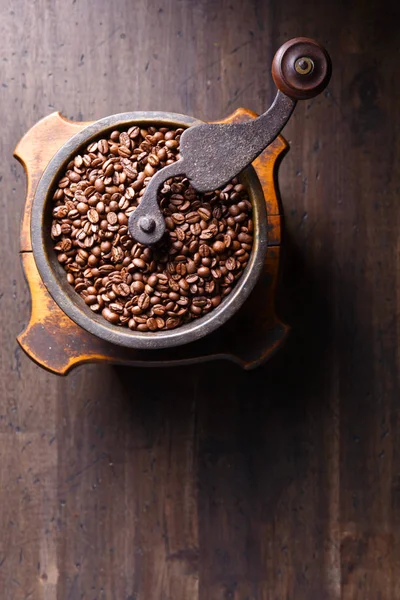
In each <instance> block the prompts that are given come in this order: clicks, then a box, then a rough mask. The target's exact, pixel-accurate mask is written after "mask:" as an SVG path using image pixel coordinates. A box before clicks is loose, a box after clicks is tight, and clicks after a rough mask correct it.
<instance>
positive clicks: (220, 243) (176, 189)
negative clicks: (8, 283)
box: [51, 126, 253, 332]
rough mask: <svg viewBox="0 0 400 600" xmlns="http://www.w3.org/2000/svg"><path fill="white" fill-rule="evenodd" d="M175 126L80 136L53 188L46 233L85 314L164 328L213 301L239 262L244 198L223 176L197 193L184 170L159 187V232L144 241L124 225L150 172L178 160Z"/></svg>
mask: <svg viewBox="0 0 400 600" xmlns="http://www.w3.org/2000/svg"><path fill="white" fill-rule="evenodd" d="M182 132H183V129H169V128H166V127H161V128H156V127H147V128H146V129H143V128H140V127H137V126H135V127H131V128H130V129H128V130H127V131H113V132H112V133H111V134H110V135H109V136H107V137H104V138H102V139H99V140H98V141H97V142H93V143H91V144H89V145H88V146H87V147H86V148H85V150H84V151H83V152H82V153H81V154H77V155H76V156H75V157H74V158H73V160H71V161H70V162H69V164H68V165H67V169H66V172H65V174H64V176H63V177H62V178H61V179H60V180H59V181H58V185H57V188H56V190H55V192H54V196H53V200H54V208H53V222H52V226H51V237H52V239H53V240H54V249H55V251H56V253H57V257H58V261H59V263H60V264H61V265H62V266H63V268H64V269H65V271H66V273H67V279H68V282H69V283H70V284H71V285H72V286H73V287H74V288H75V291H76V292H77V293H78V294H79V295H80V296H81V297H82V298H83V300H84V301H85V302H86V304H87V305H88V306H89V307H90V308H91V310H92V311H94V312H95V313H100V314H101V315H102V316H103V317H104V318H105V319H106V320H107V321H109V322H110V323H112V324H114V325H122V326H126V327H129V328H130V329H132V330H137V331H149V332H152V331H158V330H165V329H173V328H175V327H178V326H179V325H182V324H183V323H187V322H189V321H191V320H193V319H197V318H199V317H201V316H202V315H205V314H206V313H208V312H209V311H211V310H212V309H213V308H215V307H217V306H218V305H219V304H220V303H221V301H222V299H223V298H224V297H225V296H227V295H228V294H229V293H230V292H231V291H232V288H233V287H234V285H235V283H236V282H237V281H238V279H239V278H240V276H241V275H242V273H243V270H244V268H245V267H246V265H247V263H248V260H249V256H250V253H251V249H252V244H253V221H252V205H251V202H250V201H249V198H248V195H247V193H246V189H245V188H244V186H243V185H242V184H241V183H239V182H238V180H237V179H234V180H232V181H231V182H230V183H229V184H228V185H227V186H226V187H225V188H224V189H222V190H216V191H214V192H210V193H207V194H199V193H197V192H196V191H195V190H194V189H193V187H192V186H191V185H190V183H189V181H188V180H187V179H186V178H182V177H179V178H178V177H177V178H173V179H169V180H168V181H167V182H166V183H165V184H164V186H163V188H162V189H161V192H160V207H161V209H162V212H163V214H164V217H165V222H166V227H167V232H166V235H165V237H164V238H163V240H162V241H160V242H159V243H158V244H157V245H156V246H154V247H147V246H143V245H142V244H138V243H136V242H135V240H133V239H132V238H131V236H130V235H129V232H128V218H129V215H130V214H131V213H132V212H133V211H134V210H135V209H136V207H137V206H138V204H139V203H140V200H141V197H142V196H143V193H144V191H145V188H146V185H147V184H148V182H149V181H150V179H151V177H152V176H153V175H154V173H155V172H156V171H157V170H159V169H161V168H162V167H164V166H165V165H168V164H171V163H173V162H174V161H176V160H178V159H179V140H180V136H181V134H182Z"/></svg>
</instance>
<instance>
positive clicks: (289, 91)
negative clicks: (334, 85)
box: [272, 37, 332, 100]
mask: <svg viewBox="0 0 400 600" xmlns="http://www.w3.org/2000/svg"><path fill="white" fill-rule="evenodd" d="M331 72H332V63H331V59H330V57H329V54H328V53H327V51H326V50H325V48H324V47H323V46H321V45H320V44H318V42H316V41H315V40H312V39H310V38H302V37H299V38H293V39H292V40H289V41H288V42H286V43H285V44H283V46H281V47H280V48H279V50H278V52H277V53H276V54H275V56H274V60H273V61H272V77H273V80H274V82H275V85H276V87H277V88H278V90H280V91H281V92H283V93H284V94H286V95H287V96H290V97H291V98H293V99H294V100H306V99H307V98H313V97H314V96H317V95H318V94H319V93H320V92H322V90H324V89H325V88H326V86H327V85H328V83H329V80H330V78H331Z"/></svg>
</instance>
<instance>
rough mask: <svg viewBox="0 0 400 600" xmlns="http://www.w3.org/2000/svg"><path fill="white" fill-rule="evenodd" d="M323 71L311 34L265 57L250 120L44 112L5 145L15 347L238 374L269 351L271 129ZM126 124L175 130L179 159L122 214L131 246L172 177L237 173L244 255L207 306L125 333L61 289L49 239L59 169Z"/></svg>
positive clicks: (222, 179)
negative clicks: (12, 222)
mask: <svg viewBox="0 0 400 600" xmlns="http://www.w3.org/2000/svg"><path fill="white" fill-rule="evenodd" d="M330 75H331V63H330V59H329V56H328V54H327V52H326V50H325V49H324V48H322V47H321V46H320V45H319V44H318V43H317V42H315V41H314V40H311V39H308V38H295V39H293V40H290V41H289V42H286V43H285V44H284V45H283V46H282V47H281V48H280V49H279V50H278V52H277V53H276V55H275V57H274V60H273V64H272V76H273V79H274V82H275V84H276V86H277V88H278V92H277V95H276V97H275V100H274V102H273V104H272V105H271V107H270V108H269V110H268V111H267V112H265V113H264V114H263V115H261V116H259V117H257V116H256V115H255V114H254V113H252V112H250V111H248V110H246V109H238V110H237V111H236V112H235V113H233V114H232V115H230V116H229V117H228V118H226V119H224V120H222V121H220V122H218V123H212V124H207V123H202V122H200V121H198V120H196V119H194V118H192V117H188V116H185V115H178V114H173V113H162V112H134V113H124V114H118V115H112V116H109V117H106V118H104V119H101V120H99V121H96V122H94V123H74V122H71V121H67V120H66V119H64V118H63V117H62V116H61V115H60V114H59V113H53V114H51V115H49V116H48V117H46V118H44V119H43V120H42V121H40V122H39V123H37V124H36V125H35V126H34V127H33V128H32V129H30V130H29V131H28V132H27V133H26V134H25V136H24V137H23V138H22V140H21V141H20V142H19V144H18V146H17V148H16V150H15V156H16V158H17V159H18V160H19V161H20V162H21V163H22V164H23V166H24V168H25V171H26V174H27V179H28V186H27V199H26V205H25V212H24V218H23V224H22V233H21V258H22V264H23V268H24V271H25V274H26V278H27V281H28V285H29V288H30V292H31V298H32V310H31V318H30V321H29V324H28V326H27V327H26V329H25V330H24V331H23V332H22V333H21V335H20V336H19V338H18V341H19V343H20V345H21V347H22V348H23V349H24V351H25V352H26V353H27V354H28V355H29V356H30V357H31V358H32V359H33V360H35V361H36V362H37V363H38V364H40V365H41V366H43V367H44V368H46V369H48V370H50V371H52V372H54V373H58V374H66V373H67V372H68V371H69V370H70V369H71V368H73V367H74V366H77V365H78V364H81V363H84V362H100V361H104V362H110V363H120V364H128V365H142V366H157V365H173V364H187V363H195V362H199V361H205V360H210V359H213V358H227V359H230V360H233V361H235V362H237V363H239V364H240V365H241V366H242V367H244V368H246V369H249V368H253V367H255V366H257V365H258V364H260V363H262V362H263V361H265V360H266V359H267V358H268V357H269V356H271V354H272V353H273V352H274V351H275V350H276V349H277V348H278V347H279V346H280V345H281V343H282V342H283V340H284V339H285V337H286V335H287V333H288V327H287V326H286V325H285V324H283V323H282V322H281V321H280V320H279V318H278V317H277V316H276V314H275V307H274V301H275V292H276V285H277V277H278V272H279V261H280V250H281V217H282V208H281V206H280V203H279V201H278V194H277V189H276V186H277V183H276V182H277V178H276V173H277V168H278V164H279V161H280V158H281V157H282V155H283V153H284V152H285V151H286V150H287V143H286V142H285V140H284V139H283V138H282V137H281V136H280V135H279V134H280V131H281V130H282V128H283V127H284V125H285V124H286V123H287V121H288V119H289V118H290V115H291V114H292V112H293V110H294V108H295V106H296V102H297V101H298V100H302V99H307V98H312V97H314V96H316V95H317V94H319V93H320V92H321V91H322V90H323V89H324V88H325V87H326V85H327V84H328V82H329V79H330ZM132 125H139V126H141V127H148V126H155V127H170V128H182V129H183V130H184V132H183V133H182V136H181V140H180V159H179V160H177V161H176V162H173V163H172V164H168V165H167V166H165V167H163V168H161V169H159V170H158V171H157V172H156V173H155V174H154V175H153V176H152V177H151V178H149V180H148V181H147V182H146V183H147V185H146V189H145V191H144V194H143V196H142V198H141V202H140V204H139V205H138V207H137V208H136V210H135V211H134V212H132V213H131V214H130V217H129V224H128V229H129V235H130V236H131V237H132V239H133V240H134V241H135V242H138V243H139V244H142V245H143V246H150V247H151V246H154V245H156V244H157V243H159V242H160V240H162V239H163V237H164V236H165V229H166V228H165V220H164V216H163V214H162V212H161V210H160V207H159V201H158V195H159V190H160V188H161V186H162V185H163V184H164V182H165V181H166V180H169V179H171V178H173V177H177V176H185V177H186V178H188V180H189V181H190V183H191V185H192V186H193V188H194V189H195V190H197V191H198V192H209V191H211V190H216V189H222V188H223V186H224V185H225V184H227V183H228V182H229V181H230V180H231V179H232V178H233V177H235V176H239V178H240V181H241V182H242V183H243V185H244V186H245V187H246V189H247V192H248V195H249V199H250V200H251V203H252V207H253V221H254V241H253V246H252V250H251V255H250V258H249V261H248V264H247V265H246V268H245V270H244V272H243V274H242V275H241V277H240V279H239V280H238V281H237V283H236V285H235V287H234V288H233V289H232V291H231V293H230V294H229V296H227V297H226V298H224V300H223V301H222V302H221V304H220V305H219V306H218V307H216V308H215V309H213V310H211V311H210V312H208V313H207V314H205V315H203V316H201V317H200V318H198V319H195V320H192V321H190V322H187V323H185V324H183V325H181V326H179V327H177V328H175V329H171V330H163V331H154V332H153V331H149V332H142V331H131V330H130V329H128V328H123V327H120V326H118V325H115V324H112V323H109V322H107V321H106V320H104V319H103V318H102V317H101V315H99V314H95V313H93V311H91V310H90V308H89V307H88V306H87V305H86V304H85V303H84V302H83V300H82V298H81V297H80V296H79V295H78V294H77V293H76V292H75V290H74V289H73V287H71V286H70V285H69V284H68V282H67V279H66V273H65V271H64V270H63V269H62V267H61V265H60V264H59V262H58V261H57V257H56V254H55V252H54V249H53V247H52V243H51V237H50V227H51V212H52V209H51V204H52V198H53V194H54V189H55V186H56V184H57V181H58V180H59V179H60V176H61V174H62V173H63V171H64V170H65V167H66V165H67V164H69V163H70V161H71V158H73V157H74V156H76V154H77V153H78V152H79V151H80V149H81V148H83V147H85V146H87V145H88V144H90V143H91V142H94V141H96V140H98V139H100V138H101V137H105V136H107V135H108V134H109V133H110V132H111V131H113V130H116V129H117V130H118V129H124V128H129V127H131V126H132ZM249 206H250V205H249Z"/></svg>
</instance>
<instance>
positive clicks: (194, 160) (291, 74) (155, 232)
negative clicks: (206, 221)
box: [128, 38, 331, 245]
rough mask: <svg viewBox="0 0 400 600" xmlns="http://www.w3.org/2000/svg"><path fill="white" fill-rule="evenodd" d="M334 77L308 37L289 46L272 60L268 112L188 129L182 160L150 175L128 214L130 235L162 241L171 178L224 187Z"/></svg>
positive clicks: (205, 187)
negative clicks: (164, 190)
mask: <svg viewBox="0 0 400 600" xmlns="http://www.w3.org/2000/svg"><path fill="white" fill-rule="evenodd" d="M330 76H331V62H330V58H329V55H328V54H327V52H326V50H325V49H324V48H323V47H322V46H320V45H319V44H318V43H317V42H315V41H314V40H311V39H308V38H295V39H293V40H290V41H289V42H286V43H285V44H284V45H283V46H281V48H279V50H278V52H277V53H276V55H275V57H274V59H273V62H272V77H273V79H274V82H275V84H276V86H277V88H278V90H279V91H278V93H277V95H276V97H275V100H274V102H273V103H272V105H271V107H270V108H269V110H267V111H266V112H265V113H264V114H262V115H261V116H260V117H258V118H257V119H253V120H251V121H248V122H246V123H230V124H207V123H204V124H201V125H197V126H194V127H189V128H188V129H186V130H185V131H184V132H183V133H182V135H181V139H180V154H181V158H180V159H179V160H178V161H176V162H175V163H173V164H171V165H168V166H166V167H164V168H163V169H161V170H160V171H158V172H157V173H156V174H155V175H154V176H153V177H152V179H151V180H150V182H149V184H148V186H147V188H146V190H145V193H144V194H143V197H142V199H141V202H140V204H139V206H138V207H137V209H136V210H135V211H134V212H133V213H132V214H131V215H130V217H129V224H128V228H129V233H130V235H131V236H132V237H133V238H134V239H135V240H136V241H137V242H139V243H141V244H145V245H151V244H155V243H156V242H158V241H159V240H160V239H161V238H162V237H163V235H164V232H165V222H164V217H163V215H162V213H161V210H160V207H159V205H158V192H159V190H160V188H161V186H162V185H163V183H164V182H165V181H166V180H167V179H170V178H171V177H176V176H178V175H185V176H186V177H187V178H188V179H189V181H190V183H191V184H192V186H193V187H194V188H195V189H196V190H197V191H198V192H208V191H212V190H214V189H218V188H221V187H223V186H224V185H225V184H226V183H228V181H230V180H231V179H232V178H233V177H235V176H236V175H238V174H239V173H240V172H241V171H242V170H243V169H244V168H246V167H247V166H248V165H249V164H251V163H252V162H253V160H254V159H255V158H257V156H258V155H259V154H261V152H262V151H263V150H264V149H265V148H266V147H267V146H268V145H269V144H271V142H273V141H274V139H275V138H276V137H277V136H278V135H279V133H280V132H281V130H282V129H283V127H284V126H285V125H286V123H287V121H288V120H289V118H290V115H291V114H292V112H293V110H294V108H295V106H296V103H297V100H303V99H307V98H312V97H314V96H316V95H317V94H319V93H320V92H321V91H322V90H323V89H324V88H325V87H326V86H327V85H328V82H329V79H330Z"/></svg>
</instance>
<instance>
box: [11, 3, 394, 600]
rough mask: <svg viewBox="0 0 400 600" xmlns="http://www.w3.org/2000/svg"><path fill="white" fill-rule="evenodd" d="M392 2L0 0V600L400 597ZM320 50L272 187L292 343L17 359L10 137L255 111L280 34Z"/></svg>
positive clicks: (20, 182) (18, 288) (25, 306)
mask: <svg viewBox="0 0 400 600" xmlns="http://www.w3.org/2000/svg"><path fill="white" fill-rule="evenodd" d="M399 17H400V11H399V8H397V6H396V3H395V2H390V1H388V2H385V3H382V2H378V1H361V0H360V1H358V2H345V1H344V0H343V1H342V0H341V1H338V2H336V3H333V2H331V3H318V2H300V1H296V0H288V1H287V2H278V1H277V0H268V1H267V0H265V1H262V0H254V1H251V2H250V1H249V2H239V1H237V2H236V1H235V0H232V1H228V0H221V1H219V0H218V1H217V0H215V1H211V0H157V1H155V0H136V1H131V2H130V1H129V0H114V1H105V0H97V1H95V0H73V1H72V0H68V2H67V1H65V2H64V1H61V0H53V1H50V0H47V1H46V0H31V1H29V2H28V1H27V0H14V2H8V1H6V0H0V64H1V71H0V78H1V81H0V106H1V112H2V132H1V142H0V190H1V194H0V203H1V218H0V239H1V261H0V310H1V345H0V490H1V491H0V597H1V599H2V600H24V599H30V600H78V599H85V600H226V599H232V600H339V599H342V600H396V599H398V598H400V537H399V528H400V443H399V441H398V440H397V437H398V433H399V431H400V411H399V409H400V398H399V387H400V381H399V372H400V371H399V368H400V356H399V351H398V346H399V343H398V342H399V335H400V330H399V318H398V315H399V300H400V281H399V273H400V271H399V243H398V240H399V234H398V229H399V225H400V198H399V196H400V180H399V175H398V173H399V167H398V160H399V152H398V150H399V139H400V136H399V135H398V132H399V129H398V123H399V110H400V102H399V92H400V89H399V88H400V84H399V77H398V58H399V52H398V47H399V42H398V26H397V24H398V20H399ZM297 35H308V36H313V37H316V38H317V39H318V40H320V41H321V42H322V43H323V44H325V45H326V46H327V48H328V50H329V52H330V53H331V55H332V59H333V64H334V75H333V78H332V82H331V84H330V86H329V89H328V91H327V92H326V93H325V94H323V95H322V96H321V97H318V98H317V99H315V100H313V101H309V102H304V103H302V104H301V105H299V106H298V108H297V109H296V113H295V115H294V117H293V118H292V120H291V122H290V124H289V125H288V127H287V128H286V131H285V135H286V137H287V139H288V140H289V141H290V143H291V151H290V153H289V154H288V156H287V157H286V158H285V159H284V162H283V165H282V168H281V173H280V186H281V192H282V198H283V203H284V208H285V213H286V229H287V231H286V248H287V250H286V263H285V268H284V274H283V284H282V288H281V289H282V294H281V299H280V301H279V312H280V314H281V315H282V316H283V317H284V318H285V320H286V321H288V322H289V323H291V325H292V326H293V331H292V334H291V337H290V340H289V342H288V343H287V345H286V347H285V348H284V349H283V350H282V351H281V352H280V353H279V354H278V355H277V356H276V357H275V358H274V359H273V360H271V361H270V362H269V364H267V365H265V366H264V367H262V368H260V369H259V370H257V371H255V372H250V373H245V372H242V371H241V370H240V369H239V368H238V367H236V366H233V365H230V364H226V363H223V362H221V363H214V364H209V365H201V366H197V367H191V368H189V369H164V370H150V369H147V370H140V369H128V368H122V367H121V368H112V367H109V368H107V367H104V366H97V365H89V366H84V367H80V368H79V369H77V370H76V371H75V372H73V373H71V375H69V376H68V377H66V378H58V377H56V376H54V375H50V374H48V373H46V372H45V371H43V370H41V369H40V368H38V367H37V366H36V365H35V364H33V363H32V362H31V361H30V360H29V359H28V358H26V357H25V355H24V354H23V353H22V351H21V350H20V349H19V347H18V346H17V342H16V340H15V337H16V335H17V334H18V333H19V332H20V331H21V330H22V328H23V326H24V324H25V323H26V321H27V319H28V315H29V294H28V291H27V286H26V284H25V282H24V279H23V276H22V270H21V268H20V263H19V256H18V250H19V240H18V236H19V229H20V222H21V213H22V210H23V207H24V199H25V176H24V173H23V170H22V168H21V166H20V165H18V164H17V163H16V161H15V160H13V158H12V151H13V148H14V146H15V145H16V143H17V141H18V140H19V139H20V137H21V136H22V135H23V134H24V133H25V132H26V130H27V129H28V128H29V127H31V126H32V125H33V124H34V123H35V122H36V121H37V120H38V119H40V118H41V117H43V116H45V115H47V114H49V113H50V112H53V111H54V110H59V111H61V113H63V114H64V115H65V116H67V117H69V118H73V119H75V120H92V119H98V118H101V117H103V116H106V115H108V114H112V113H117V112H122V111H127V110H150V109H155V110H169V111H174V112H183V113H187V114H191V115H195V116H197V117H200V118H203V119H209V120H211V119H217V118H221V117H223V116H226V115H228V114H229V113H230V112H232V111H233V110H234V109H235V108H237V107H239V106H245V107H248V108H250V109H253V110H255V111H258V112H259V111H263V110H264V109H265V107H266V106H267V105H269V103H270V102H271V100H272V97H273V93H274V88H273V84H272V81H271V77H270V64H271V60H272V56H273V53H274V51H275V50H276V49H277V47H278V46H279V45H280V44H281V43H282V42H284V41H285V40H286V39H288V38H290V37H294V36H297Z"/></svg>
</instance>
